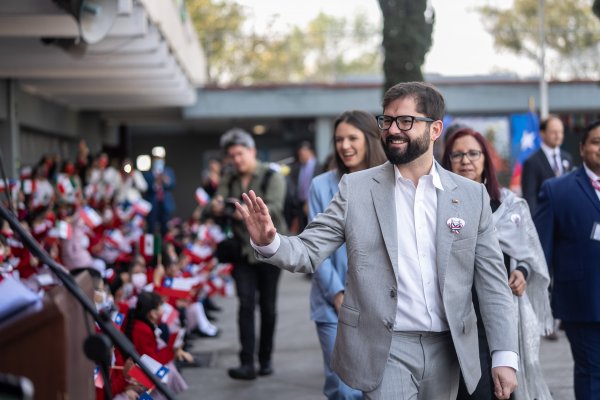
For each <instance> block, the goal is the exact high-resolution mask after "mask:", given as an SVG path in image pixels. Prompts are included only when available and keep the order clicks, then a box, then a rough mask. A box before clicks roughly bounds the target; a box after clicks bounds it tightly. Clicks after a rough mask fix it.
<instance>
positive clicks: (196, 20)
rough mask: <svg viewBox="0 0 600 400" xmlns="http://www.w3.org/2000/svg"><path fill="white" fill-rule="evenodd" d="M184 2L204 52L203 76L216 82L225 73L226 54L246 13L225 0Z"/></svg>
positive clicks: (237, 35) (229, 53)
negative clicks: (204, 71)
mask: <svg viewBox="0 0 600 400" xmlns="http://www.w3.org/2000/svg"><path fill="white" fill-rule="evenodd" d="M186 4H187V7H188V13H189V15H190V18H191V19H192V22H193V24H194V27H195V29H196V32H197V34H198V39H199V41H200V44H201V45H202V48H203V50H204V54H205V56H206V64H207V65H206V69H207V71H206V72H207V74H206V75H207V80H208V82H209V83H216V82H217V80H218V77H222V76H224V75H228V74H229V70H230V67H229V65H228V62H229V59H230V55H231V54H232V52H234V50H235V47H236V43H237V42H238V41H239V40H238V38H239V37H241V34H242V26H243V24H244V22H245V21H246V18H247V16H246V14H245V13H244V10H243V8H242V7H241V6H240V5H239V4H237V3H235V2H233V1H228V0H224V1H221V2H219V1H213V0H186Z"/></svg>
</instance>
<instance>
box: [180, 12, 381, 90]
mask: <svg viewBox="0 0 600 400" xmlns="http://www.w3.org/2000/svg"><path fill="white" fill-rule="evenodd" d="M187 6H188V11H189V14H190V16H191V18H192V21H193V22H194V26H195V28H196V31H197V32H198V36H199V39H200V42H201V44H202V46H203V48H204V51H205V55H206V59H207V76H208V81H209V83H214V84H257V83H282V82H306V81H319V82H323V81H325V82H327V81H333V80H335V79H336V78H339V77H340V76H345V75H348V74H376V73H379V72H380V70H381V60H380V59H381V55H380V49H379V43H380V38H381V30H380V28H379V25H378V24H377V23H372V22H370V21H367V20H366V19H365V18H361V16H356V17H355V18H354V19H345V18H343V17H336V16H331V15H326V14H319V15H318V16H317V17H315V18H314V19H313V20H312V21H310V22H309V24H308V25H307V26H306V27H299V26H293V27H292V28H291V29H289V30H288V31H284V32H282V31H277V30H276V29H275V28H274V25H275V22H276V21H275V20H272V21H271V23H269V24H268V25H267V27H266V28H265V29H264V30H263V31H261V32H257V31H256V29H254V28H253V27H252V25H251V23H250V22H251V21H250V20H249V17H248V15H247V14H246V13H245V12H244V9H243V8H242V7H241V6H239V5H238V4H237V3H235V2H234V1H232V0H221V1H218V0H187Z"/></svg>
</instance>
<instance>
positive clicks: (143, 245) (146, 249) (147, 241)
mask: <svg viewBox="0 0 600 400" xmlns="http://www.w3.org/2000/svg"><path fill="white" fill-rule="evenodd" d="M140 252H141V253H142V255H143V256H144V257H153V256H154V235H153V234H151V233H146V234H144V235H142V236H140Z"/></svg>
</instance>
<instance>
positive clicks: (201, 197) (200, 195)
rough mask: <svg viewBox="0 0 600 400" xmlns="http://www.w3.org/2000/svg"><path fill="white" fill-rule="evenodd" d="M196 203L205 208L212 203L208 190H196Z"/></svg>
mask: <svg viewBox="0 0 600 400" xmlns="http://www.w3.org/2000/svg"><path fill="white" fill-rule="evenodd" d="M196 201H197V202H198V204H200V205H201V206H205V205H207V204H208V202H209V201H210V196H209V195H208V193H206V190H204V189H202V188H201V187H199V188H198V189H196Z"/></svg>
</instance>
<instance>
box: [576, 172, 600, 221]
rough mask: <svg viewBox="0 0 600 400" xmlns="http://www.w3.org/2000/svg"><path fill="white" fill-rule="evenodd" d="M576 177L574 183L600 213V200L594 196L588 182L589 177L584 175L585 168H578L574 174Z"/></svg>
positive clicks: (594, 193) (593, 191) (593, 190)
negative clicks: (575, 182)
mask: <svg viewBox="0 0 600 400" xmlns="http://www.w3.org/2000/svg"><path fill="white" fill-rule="evenodd" d="M574 174H577V175H576V181H577V184H578V185H579V187H580V188H581V190H582V191H583V193H585V195H586V196H587V197H588V198H589V200H590V201H591V202H592V204H593V205H594V207H596V209H597V210H598V212H600V199H598V196H596V190H595V189H594V187H593V186H592V183H591V182H590V177H589V176H587V174H586V173H585V168H583V167H580V168H579V169H578V170H577V172H574Z"/></svg>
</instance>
